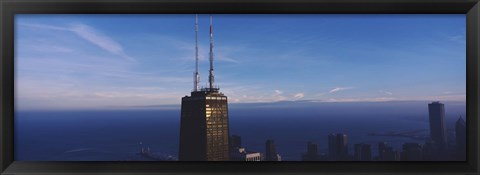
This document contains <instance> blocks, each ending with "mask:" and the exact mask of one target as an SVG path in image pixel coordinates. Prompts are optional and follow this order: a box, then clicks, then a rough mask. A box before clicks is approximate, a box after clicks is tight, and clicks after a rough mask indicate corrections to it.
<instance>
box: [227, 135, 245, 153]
mask: <svg viewBox="0 0 480 175" xmlns="http://www.w3.org/2000/svg"><path fill="white" fill-rule="evenodd" d="M228 141H229V142H230V143H229V145H230V150H234V149H236V148H241V147H242V137H240V136H238V135H232V136H230V139H229V140H228ZM234 151H236V150H234Z"/></svg>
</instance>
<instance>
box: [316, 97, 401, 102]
mask: <svg viewBox="0 0 480 175" xmlns="http://www.w3.org/2000/svg"><path fill="white" fill-rule="evenodd" d="M392 100H396V99H395V98H392V97H375V98H340V99H337V98H330V99H327V100H324V101H325V102H383V101H392Z"/></svg>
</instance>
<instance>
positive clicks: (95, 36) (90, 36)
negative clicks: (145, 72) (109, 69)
mask: <svg viewBox="0 0 480 175" xmlns="http://www.w3.org/2000/svg"><path fill="white" fill-rule="evenodd" d="M20 26H24V27H30V28H37V29H47V30H60V31H69V32H72V33H74V34H76V35H77V36H79V37H80V38H82V39H84V40H86V41H88V42H90V43H92V44H93V45H95V46H97V47H99V48H101V49H103V50H105V51H107V52H109V53H111V54H114V55H116V56H120V57H122V58H124V59H127V60H129V61H135V59H134V58H132V57H130V56H129V55H127V54H126V53H125V51H124V50H123V47H122V46H121V45H120V44H119V43H118V42H116V41H115V40H113V39H112V38H110V37H108V36H107V35H105V34H102V33H101V32H99V31H97V30H96V29H94V28H93V27H90V26H88V25H85V24H81V23H77V24H72V25H70V26H68V27H58V26H52V25H45V24H20Z"/></svg>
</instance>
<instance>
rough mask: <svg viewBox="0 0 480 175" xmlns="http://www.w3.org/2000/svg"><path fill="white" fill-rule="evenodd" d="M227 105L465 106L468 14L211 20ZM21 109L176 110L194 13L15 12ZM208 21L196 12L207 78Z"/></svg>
mask: <svg viewBox="0 0 480 175" xmlns="http://www.w3.org/2000/svg"><path fill="white" fill-rule="evenodd" d="M213 19H214V20H213V23H214V26H213V31H214V34H213V36H214V45H215V46H214V53H215V63H214V66H215V78H216V79H215V80H216V84H217V85H219V86H220V88H221V91H222V92H224V93H225V94H226V95H227V96H228V97H229V102H231V103H248V102H274V101H284V100H318V101H326V102H344V101H390V100H440V101H448V100H454V101H465V87H466V84H465V83H466V80H465V79H466V76H465V65H466V60H465V58H466V43H465V15H214V16H213ZM15 20H16V21H15V51H16V52H15V53H16V55H15V61H16V62H15V64H16V74H15V76H16V77H15V82H16V87H15V88H16V96H15V100H16V103H17V104H16V106H17V107H18V108H20V109H70V108H75V109H76V108H99V107H100V108H101V107H106V106H138V105H161V104H180V102H181V97H183V96H185V95H189V93H190V91H191V90H192V88H193V83H192V81H193V71H194V63H195V62H194V58H195V15H16V17H15ZM208 25H209V16H208V15H199V48H200V51H199V52H200V68H199V69H200V76H201V78H200V80H201V85H202V86H205V85H206V83H207V81H208V75H207V74H208V45H209V39H208V37H209V26H208Z"/></svg>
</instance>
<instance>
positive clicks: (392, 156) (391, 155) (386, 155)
mask: <svg viewBox="0 0 480 175" xmlns="http://www.w3.org/2000/svg"><path fill="white" fill-rule="evenodd" d="M381 160H382V161H398V160H400V152H398V151H395V150H394V149H393V148H392V147H388V146H387V147H385V151H384V152H383V157H382V159H381Z"/></svg>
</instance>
